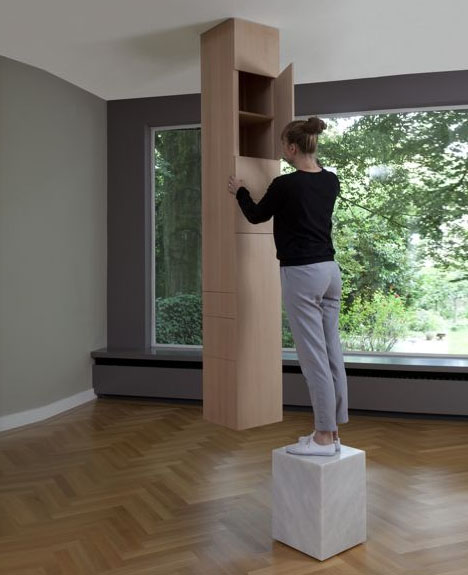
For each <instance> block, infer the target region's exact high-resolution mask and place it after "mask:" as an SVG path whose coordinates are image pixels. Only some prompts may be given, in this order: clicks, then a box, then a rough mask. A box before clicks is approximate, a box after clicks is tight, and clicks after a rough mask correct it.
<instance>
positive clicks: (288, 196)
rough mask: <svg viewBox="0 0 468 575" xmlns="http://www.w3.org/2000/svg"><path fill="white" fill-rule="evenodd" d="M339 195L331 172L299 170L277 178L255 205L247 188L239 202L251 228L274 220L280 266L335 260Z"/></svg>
mask: <svg viewBox="0 0 468 575" xmlns="http://www.w3.org/2000/svg"><path fill="white" fill-rule="evenodd" d="M339 192H340V182H339V180H338V178H337V176H336V175H335V174H334V173H333V172H330V171H328V170H325V169H322V170H321V171H320V172H305V171H303V170H297V171H296V172H292V173H291V174H285V175H284V176H279V177H277V178H275V179H274V180H273V181H272V182H271V184H270V186H269V187H268V190H267V191H266V193H265V195H264V196H263V198H262V199H261V200H260V201H259V202H258V204H256V203H255V202H254V201H253V200H252V198H251V196H250V193H249V191H248V190H247V189H246V188H245V187H241V188H239V189H238V191H237V194H236V198H237V201H238V202H239V206H240V208H241V210H242V212H243V213H244V215H245V217H246V218H247V219H248V221H249V222H250V223H252V224H259V223H261V222H266V221H268V220H269V219H270V218H271V217H272V216H273V237H274V240H275V246H276V257H277V258H278V259H279V261H280V266H300V265H307V264H313V263H318V262H325V261H332V260H334V254H335V250H334V248H333V242H332V238H331V231H332V214H333V209H334V206H335V201H336V198H337V196H338V194H339Z"/></svg>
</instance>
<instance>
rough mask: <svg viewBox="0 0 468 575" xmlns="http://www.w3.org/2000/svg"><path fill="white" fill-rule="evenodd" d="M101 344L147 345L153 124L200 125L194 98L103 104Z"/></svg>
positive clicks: (148, 339) (196, 99) (148, 99)
mask: <svg viewBox="0 0 468 575" xmlns="http://www.w3.org/2000/svg"><path fill="white" fill-rule="evenodd" d="M107 118H108V133H107V134H108V196H107V209H108V211H107V229H108V261H107V277H108V283H107V314H108V315H107V318H108V320H107V346H108V348H115V347H126V348H145V347H149V346H150V345H151V297H152V294H151V261H150V259H151V237H152V235H151V156H150V152H151V146H150V136H151V127H153V126H178V125H184V124H196V123H200V95H199V94H196V95H188V96H167V97H163V98H142V99H137V100H116V101H111V102H108V116H107Z"/></svg>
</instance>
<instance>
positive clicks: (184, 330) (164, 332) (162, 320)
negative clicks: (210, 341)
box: [156, 294, 203, 345]
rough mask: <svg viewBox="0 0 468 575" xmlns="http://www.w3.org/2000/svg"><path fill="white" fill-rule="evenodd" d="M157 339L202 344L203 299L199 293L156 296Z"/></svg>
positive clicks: (162, 341) (179, 343)
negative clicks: (165, 296)
mask: <svg viewBox="0 0 468 575" xmlns="http://www.w3.org/2000/svg"><path fill="white" fill-rule="evenodd" d="M156 341H157V343H173V344H178V345H202V342H203V333H202V301H201V296H200V295H199V294H176V295H175V296H172V297H168V298H156Z"/></svg>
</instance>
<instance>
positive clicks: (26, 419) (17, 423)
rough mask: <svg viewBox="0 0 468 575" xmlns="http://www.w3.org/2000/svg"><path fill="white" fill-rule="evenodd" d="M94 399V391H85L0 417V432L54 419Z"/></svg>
mask: <svg viewBox="0 0 468 575" xmlns="http://www.w3.org/2000/svg"><path fill="white" fill-rule="evenodd" d="M95 398H96V395H95V393H94V390H93V389H87V390H86V391H82V392H81V393H77V394H76V395H72V396H71V397H66V398H65V399H60V400H59V401H54V402H53V403H49V405H44V406H43V407H37V408H36V409H29V410H28V411H20V412H19V413H12V414H11V415H3V416H1V417H0V431H6V430H7V429H14V428H15V427H22V426H23V425H29V424H30V423H36V422H37V421H42V420H43V419H48V418H49V417H54V415H58V414H59V413H62V412H63V411H68V410H69V409H73V408H74V407H78V406H79V405H81V404H82V403H87V402H88V401H92V400H93V399H95Z"/></svg>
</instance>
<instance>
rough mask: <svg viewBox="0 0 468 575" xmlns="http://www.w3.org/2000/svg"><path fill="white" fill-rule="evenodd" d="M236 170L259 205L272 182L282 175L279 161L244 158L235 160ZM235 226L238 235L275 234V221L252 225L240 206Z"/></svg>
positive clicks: (237, 208)
mask: <svg viewBox="0 0 468 575" xmlns="http://www.w3.org/2000/svg"><path fill="white" fill-rule="evenodd" d="M235 170H236V171H235V174H236V177H237V178H239V179H240V180H244V182H245V187H246V188H247V189H248V190H249V192H250V195H251V197H252V199H253V201H254V202H255V203H256V204H258V202H259V201H260V200H261V199H262V198H263V196H264V195H265V192H266V191H267V188H268V186H269V185H270V183H271V181H272V180H273V179H274V178H276V177H277V176H279V175H280V166H279V163H278V161H277V160H265V159H260V158H246V157H243V156H238V157H236V158H235ZM236 203H237V200H236ZM235 225H236V232H237V233H245V234H271V233H273V219H270V220H269V221H267V222H262V223H260V224H251V223H250V222H249V221H248V220H247V218H246V217H245V216H244V214H243V213H242V210H241V209H240V207H239V205H237V206H236V223H235Z"/></svg>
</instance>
